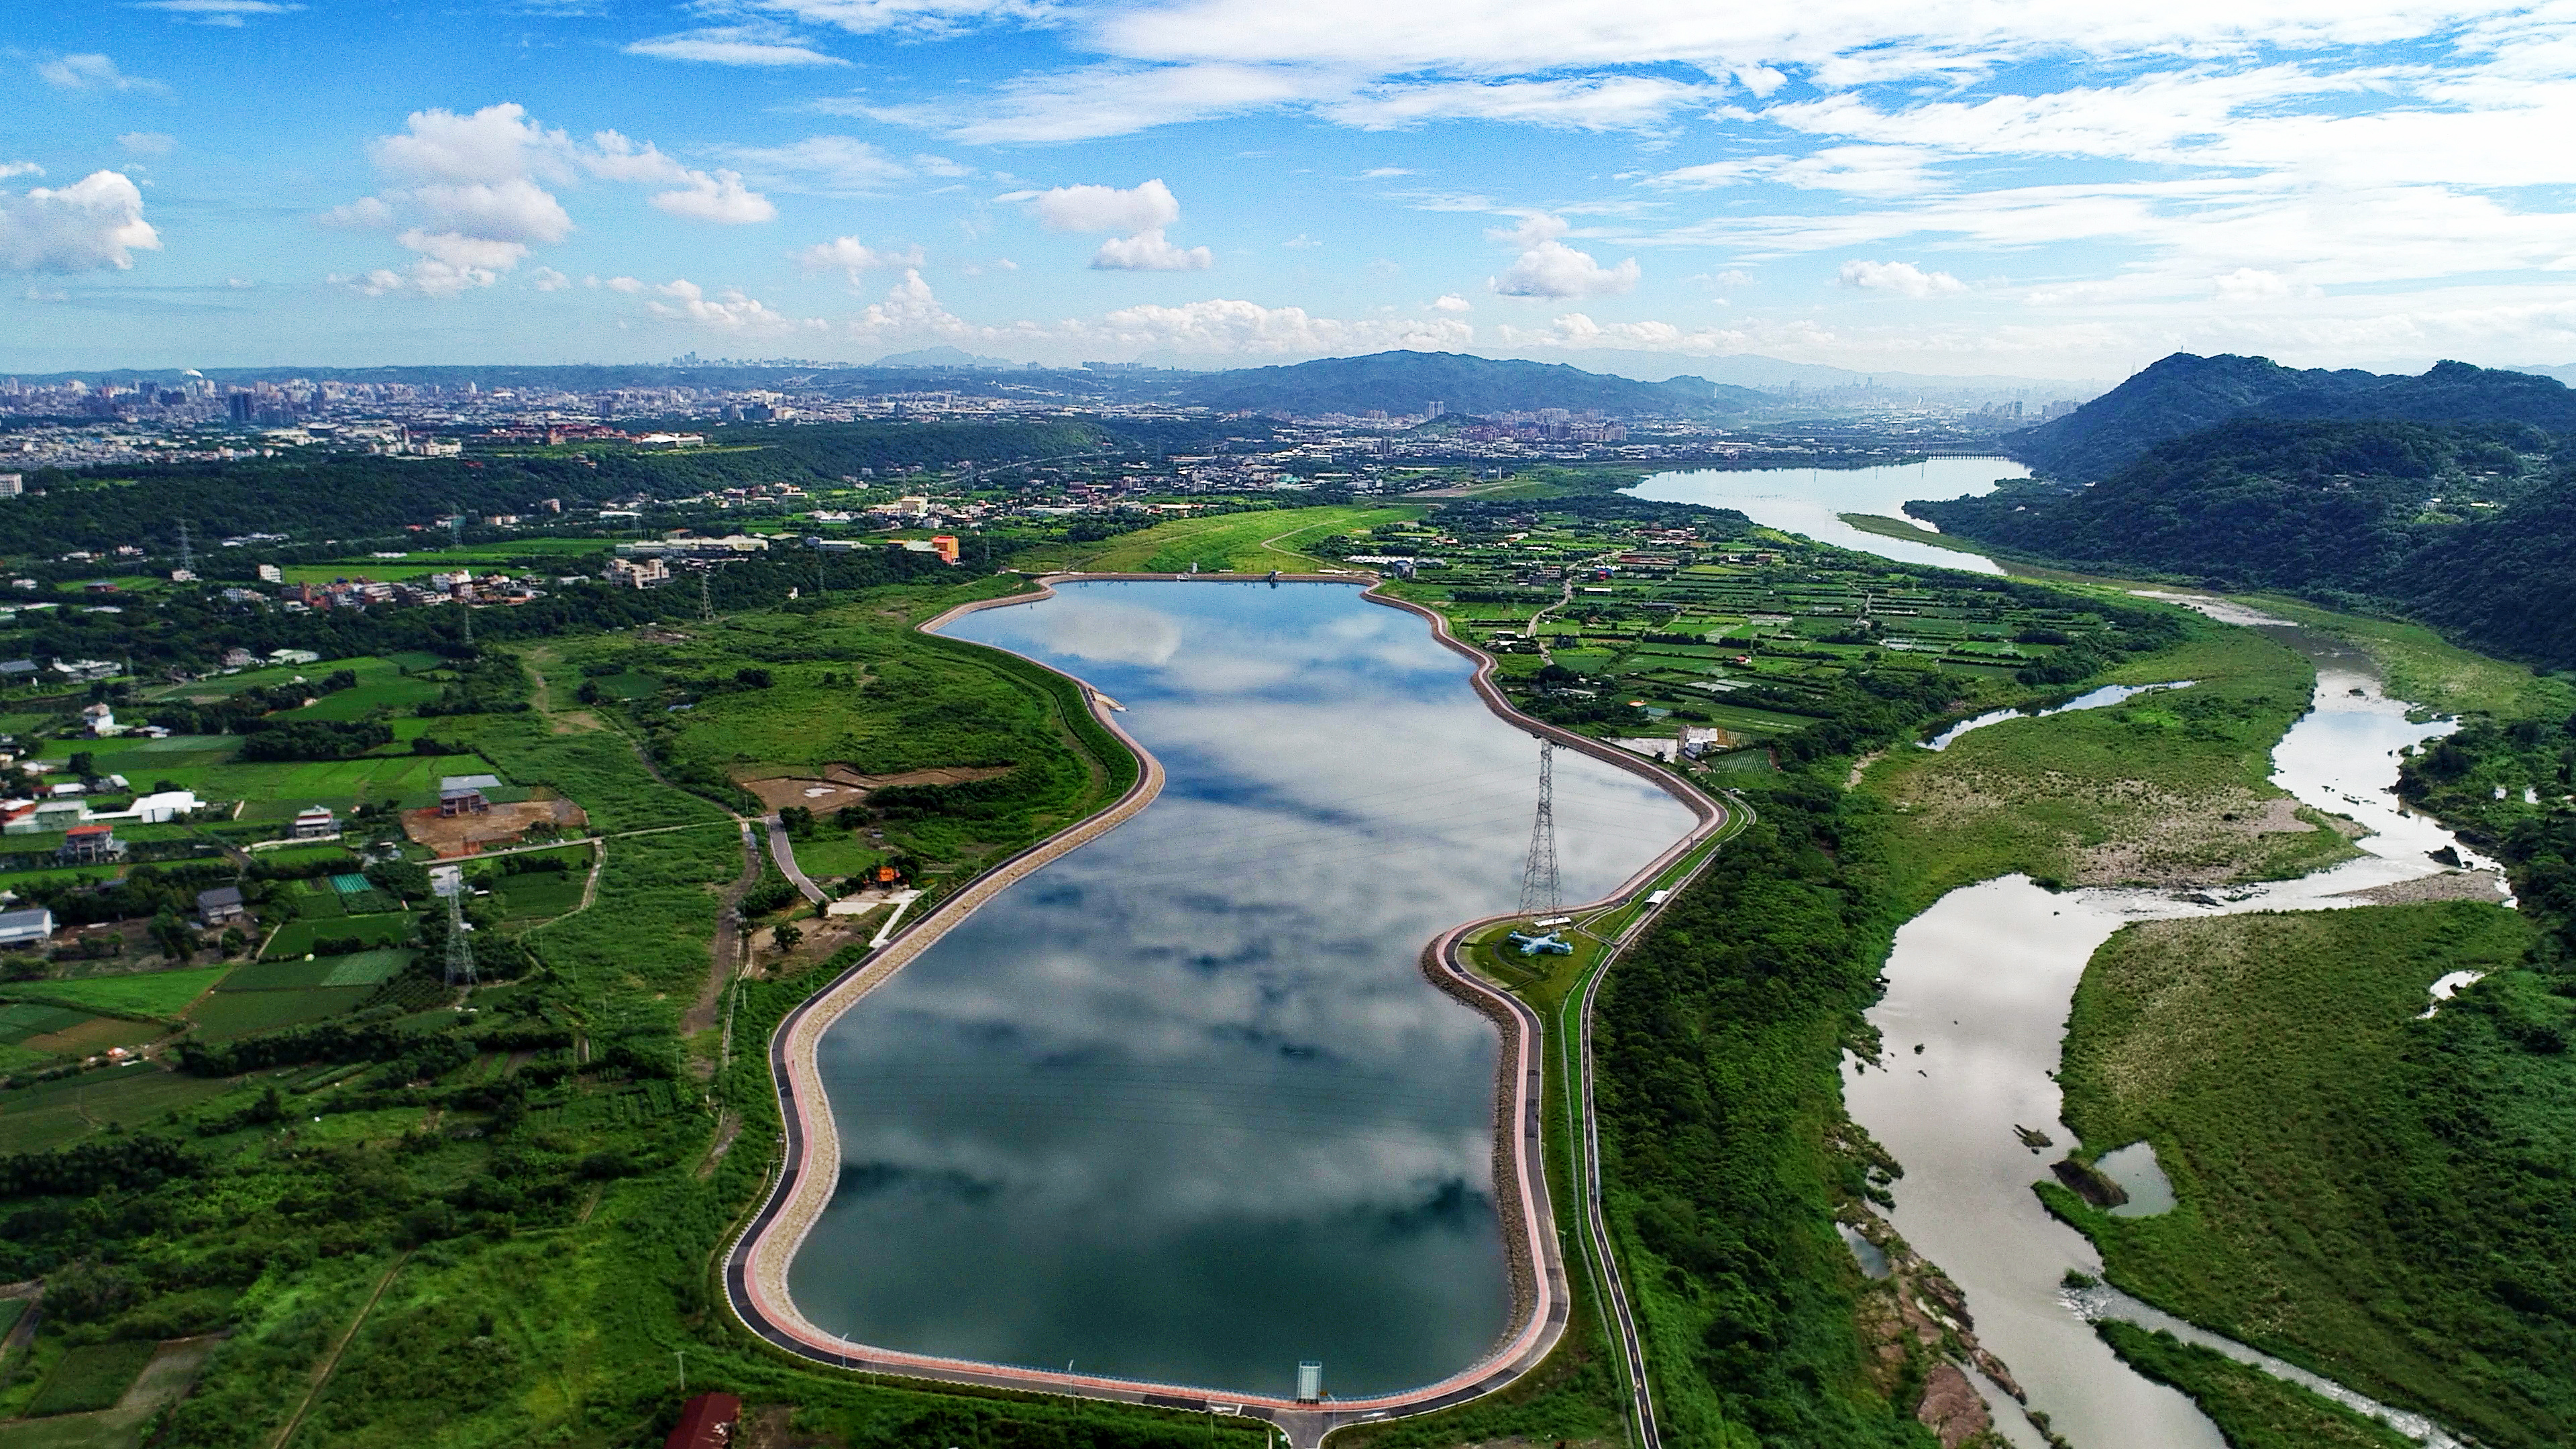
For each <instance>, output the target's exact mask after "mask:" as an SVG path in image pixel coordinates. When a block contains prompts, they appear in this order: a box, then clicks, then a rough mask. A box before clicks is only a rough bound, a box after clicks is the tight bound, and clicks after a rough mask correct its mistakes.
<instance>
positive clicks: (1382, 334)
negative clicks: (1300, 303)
mask: <svg viewBox="0 0 2576 1449" xmlns="http://www.w3.org/2000/svg"><path fill="white" fill-rule="evenodd" d="M1067 330H1069V331H1071V332H1072V333H1074V334H1075V335H1076V336H1079V337H1082V338H1084V339H1087V340H1091V341H1095V342H1098V343H1100V344H1103V345H1106V346H1115V347H1122V348H1129V347H1132V348H1141V349H1169V350H1171V351H1174V352H1184V353H1219V354H1230V355H1238V356H1312V355H1316V354H1319V353H1328V352H1343V351H1354V350H1361V349H1369V350H1375V349H1381V348H1415V349H1421V350H1435V351H1436V350H1450V349H1455V348H1460V347H1465V346H1467V345H1468V344H1469V343H1471V342H1473V341H1474V340H1475V335H1476V329H1475V328H1473V327H1471V326H1469V325H1468V324H1466V323H1464V322H1460V321H1456V320H1454V319H1451V318H1445V317H1444V318H1418V319H1417V318H1364V319H1360V320H1356V321H1345V320H1340V319H1335V318H1330V317H1317V316H1314V315H1312V314H1310V313H1308V312H1307V311H1306V309H1304V308H1303V307H1264V306H1262V305H1261V304H1260V303H1258V302H1247V301H1240V300H1234V299H1228V298H1215V299H1211V300H1209V301H1205V302H1190V303H1185V304H1183V305H1181V306H1177V307H1169V306H1160V305H1149V306H1138V307H1122V308H1120V309H1118V310H1117V311H1115V312H1111V313H1108V314H1107V315H1105V316H1103V317H1101V318H1100V319H1099V320H1098V321H1097V322H1090V323H1076V324H1072V326H1071V327H1069V328H1068V329H1067Z"/></svg>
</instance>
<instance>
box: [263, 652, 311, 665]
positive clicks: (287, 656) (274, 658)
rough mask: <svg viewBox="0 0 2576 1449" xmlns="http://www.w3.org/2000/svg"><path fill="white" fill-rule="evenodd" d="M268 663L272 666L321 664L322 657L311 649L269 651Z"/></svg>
mask: <svg viewBox="0 0 2576 1449" xmlns="http://www.w3.org/2000/svg"><path fill="white" fill-rule="evenodd" d="M268 662H269V663H271V664H319V663H321V662H322V656H321V655H319V654H316V653H314V652H313V651H312V650H310V649H271V650H270V651H268Z"/></svg>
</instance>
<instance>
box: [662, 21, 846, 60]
mask: <svg viewBox="0 0 2576 1449" xmlns="http://www.w3.org/2000/svg"><path fill="white" fill-rule="evenodd" d="M624 49H625V51H626V53H627V54H628V55H649V56H654V57H656V58H658V59H661V60H694V61H701V62H704V63H705V64H708V65H742V66H763V67H777V66H816V65H848V64H849V62H848V61H846V60H843V59H841V58H840V57H839V56H835V55H826V54H824V53H823V52H821V51H819V50H816V49H814V48H813V47H811V46H808V45H804V44H801V43H799V42H798V41H797V40H796V39H795V37H794V36H793V34H792V33H790V32H789V31H787V30H784V29H782V28H780V27H778V26H774V25H726V26H714V27H709V28H707V29H703V30H684V31H681V32H680V33H679V34H676V35H657V36H653V37H651V38H650V39H646V40H636V41H630V42H628V43H627V44H626V46H625V47H624Z"/></svg>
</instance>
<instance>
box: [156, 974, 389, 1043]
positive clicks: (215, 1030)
mask: <svg viewBox="0 0 2576 1449" xmlns="http://www.w3.org/2000/svg"><path fill="white" fill-rule="evenodd" d="M341 959H343V960H346V959H349V958H346V957H343V958H341ZM314 964H316V965H318V964H320V963H318V962H316V963H314ZM375 990H376V988H375V987H373V986H314V987H308V988H306V989H303V990H290V989H276V990H268V991H220V992H217V993H215V994H214V995H213V996H211V997H208V998H207V999H206V1001H205V1003H204V1004H203V1005H200V1006H199V1007H198V1008H197V1009H196V1010H194V1011H192V1012H190V1013H188V1017H189V1019H190V1020H191V1021H194V1022H195V1023H196V1024H197V1032H198V1035H200V1036H202V1037H204V1038H205V1039H206V1040H208V1041H230V1040H232V1039H233V1038H234V1037H237V1036H248V1035H250V1034H251V1033H252V1032H260V1031H274V1030H276V1029H277V1028H279V1027H282V1026H301V1025H303V1024H304V1023H305V1022H308V1021H320V1020H322V1019H323V1018H324V1017H330V1016H338V1015H340V1014H341V1013H343V1012H346V1011H350V1010H353V1009H355V1008H356V1007H357V1005H358V1003H359V1002H362V1001H364V1000H366V999H367V998H368V997H369V996H371V995H374V994H375Z"/></svg>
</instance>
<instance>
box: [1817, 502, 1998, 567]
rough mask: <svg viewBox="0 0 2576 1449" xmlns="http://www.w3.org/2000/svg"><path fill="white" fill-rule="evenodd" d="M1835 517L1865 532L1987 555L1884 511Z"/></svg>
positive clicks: (1981, 556)
mask: <svg viewBox="0 0 2576 1449" xmlns="http://www.w3.org/2000/svg"><path fill="white" fill-rule="evenodd" d="M1835 517H1837V518H1840V519H1841V520H1842V521H1843V522H1845V523H1848V524H1850V525H1851V526H1852V527H1854V528H1857V529H1859V530H1860V531H1861V532H1863V533H1874V534H1877V535H1878V536H1879V537H1881V538H1899V539H1903V540H1904V541H1906V542H1907V543H1919V544H1922V545H1923V546H1924V547H1926V548H1946V549H1948V550H1949V551H1951V552H1952V553H1966V554H1974V555H1976V556H1977V557H1979V558H1984V557H1985V556H1986V550H1985V549H1984V548H1982V547H1980V546H1979V545H1976V544H1973V543H1969V542H1968V541H1966V540H1965V539H1957V538H1952V537H1951V536H1950V535H1948V534H1946V533H1934V532H1933V531H1932V530H1930V529H1928V528H1923V527H1919V526H1917V525H1915V524H1911V523H1908V522H1906V521H1905V520H1904V519H1902V518H1890V517H1888V516H1887V515H1886V514H1883V513H1840V514H1836V515H1835Z"/></svg>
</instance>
